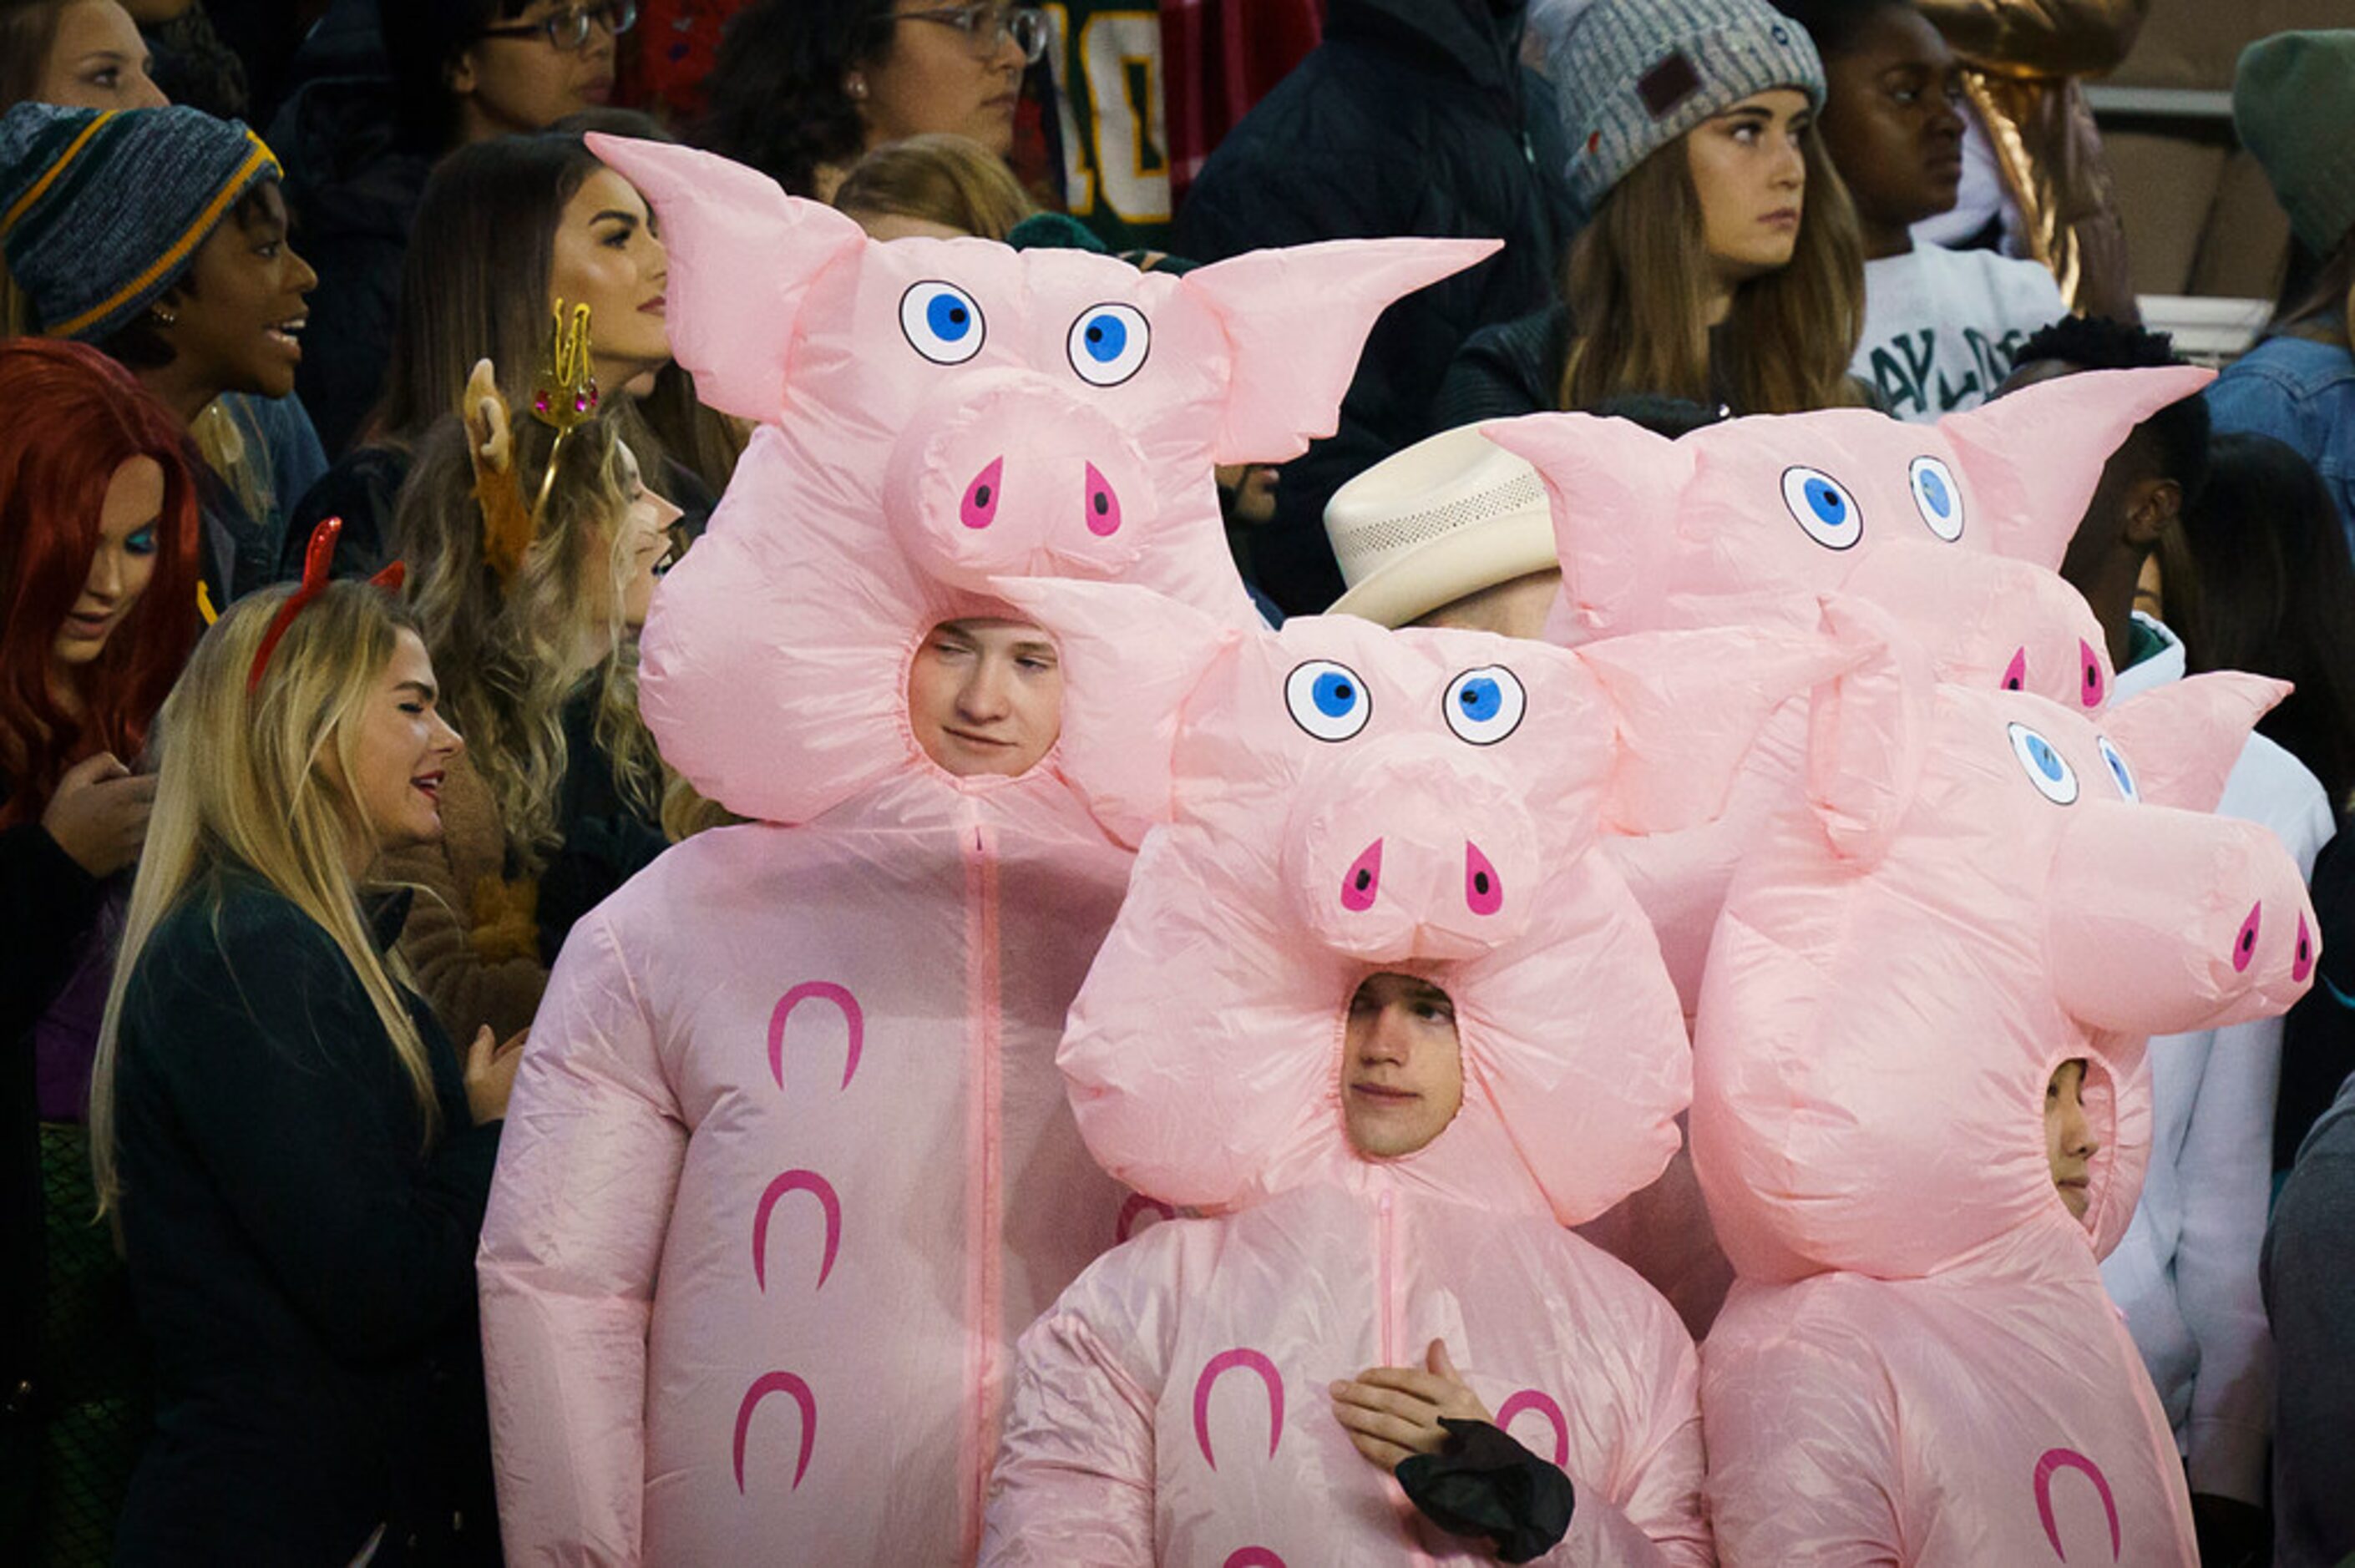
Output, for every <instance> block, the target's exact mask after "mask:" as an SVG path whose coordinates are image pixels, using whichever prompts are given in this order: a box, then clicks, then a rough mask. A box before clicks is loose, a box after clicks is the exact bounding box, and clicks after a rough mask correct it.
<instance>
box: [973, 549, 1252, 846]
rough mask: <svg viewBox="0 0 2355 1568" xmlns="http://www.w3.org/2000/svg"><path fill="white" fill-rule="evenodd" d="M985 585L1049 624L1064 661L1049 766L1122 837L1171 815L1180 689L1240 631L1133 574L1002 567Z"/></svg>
mask: <svg viewBox="0 0 2355 1568" xmlns="http://www.w3.org/2000/svg"><path fill="white" fill-rule="evenodd" d="M990 591H991V592H992V593H994V594H996V596H997V597H998V598H1000V599H1005V600H1006V601H1007V603H1008V604H1011V605H1013V606H1014V607H1015V608H1016V609H1020V610H1022V611H1024V612H1025V613H1027V614H1028V615H1029V616H1031V617H1032V618H1033V619H1034V620H1037V621H1038V623H1039V625H1040V626H1042V627H1044V628H1046V629H1047V630H1048V631H1049V632H1050V633H1052V634H1053V636H1054V639H1055V645H1056V648H1057V649H1058V651H1059V652H1060V653H1061V655H1062V662H1063V733H1062V737H1061V738H1060V740H1058V741H1057V742H1056V745H1055V754H1054V755H1055V768H1056V771H1058V772H1059V773H1060V774H1061V775H1062V776H1063V777H1064V779H1067V780H1069V781H1070V783H1071V787H1072V788H1073V789H1077V790H1078V791H1079V792H1080V793H1081V795H1082V796H1083V797H1084V798H1085V799H1086V800H1087V801H1088V804H1089V807H1090V809H1091V810H1093V811H1094V812H1095V815H1096V820H1097V821H1100V822H1102V823H1103V825H1104V827H1105V829H1106V830H1107V831H1108V832H1112V833H1113V834H1114V836H1116V837H1118V838H1119V839H1120V840H1121V841H1122V842H1124V843H1130V844H1135V843H1137V842H1140V841H1142V840H1143V838H1144V837H1145V831H1146V829H1147V828H1150V827H1151V826H1153V825H1154V824H1155V823H1156V822H1164V821H1168V820H1169V817H1170V814H1171V812H1172V810H1174V793H1175V791H1174V782H1175V781H1174V778H1173V768H1172V755H1173V752H1174V750H1175V747H1176V745H1177V719H1178V715H1179V713H1180V712H1181V711H1182V710H1183V709H1184V707H1185V705H1186V698H1187V697H1188V695H1189V694H1191V693H1192V692H1193V690H1194V688H1195V686H1196V685H1197V684H1198V683H1199V682H1200V680H1201V678H1202V674H1203V672H1205V671H1206V670H1208V669H1209V667H1210V665H1211V663H1212V662H1215V661H1216V660H1217V658H1218V657H1219V655H1220V653H1222V652H1225V651H1226V650H1227V649H1228V648H1230V647H1231V646H1232V645H1233V643H1234V641H1235V640H1236V639H1237V637H1239V636H1240V635H1241V633H1239V632H1237V631H1236V630H1233V628H1231V627H1230V626H1228V625H1226V624H1224V623H1222V622H1220V621H1219V620H1214V619H1213V618H1211V617H1210V616H1208V615H1205V614H1204V613H1202V612H1201V611H1200V610H1199V609H1194V608H1193V607H1192V606H1191V605H1186V604H1180V603H1179V602H1177V600H1176V599H1167V598H1164V597H1163V596H1162V595H1160V594H1157V593H1155V592H1153V591H1152V590H1151V589H1149V588H1139V587H1137V586H1136V585H1135V584H1133V583H1092V582H1078V581H1073V580H1070V579H1066V578H1061V577H998V578H994V579H992V581H991V584H990Z"/></svg>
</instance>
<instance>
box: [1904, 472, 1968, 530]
mask: <svg viewBox="0 0 2355 1568" xmlns="http://www.w3.org/2000/svg"><path fill="white" fill-rule="evenodd" d="M1906 477H1907V478H1908V480H1909V481H1910V482H1912V484H1913V509H1914V510H1915V511H1917V512H1919V513H1921V514H1922V521H1923V522H1924V523H1927V524H1929V525H1930V532H1931V533H1933V534H1935V535H1938V537H1939V538H1941V539H1944V540H1945V541H1946V542H1947V543H1948V544H1952V543H1954V542H1955V540H1956V539H1959V538H1961V537H1962V536H1963V489H1962V486H1960V485H1958V484H1956V483H1955V471H1954V470H1952V469H1950V468H1948V467H1947V466H1946V465H1945V463H1943V462H1940V461H1938V460H1937V459H1936V458H1934V457H1917V458H1915V459H1914V460H1913V468H1912V469H1910V470H1908V471H1907V475H1906Z"/></svg>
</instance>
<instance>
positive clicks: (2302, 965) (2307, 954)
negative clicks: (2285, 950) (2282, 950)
mask: <svg viewBox="0 0 2355 1568" xmlns="http://www.w3.org/2000/svg"><path fill="white" fill-rule="evenodd" d="M2313 972H2314V933H2313V932H2311V931H2309V930H2307V928H2306V916H2305V915H2304V914H2303V913H2302V912H2301V913H2300V914H2299V916H2298V917H2297V947H2296V950H2295V951H2293V952H2292V953H2291V954H2290V959H2289V978H2290V979H2292V980H2296V981H2297V983H2298V984H2300V985H2304V984H2305V983H2306V977H2307V976H2308V975H2310V974H2312V973H2313Z"/></svg>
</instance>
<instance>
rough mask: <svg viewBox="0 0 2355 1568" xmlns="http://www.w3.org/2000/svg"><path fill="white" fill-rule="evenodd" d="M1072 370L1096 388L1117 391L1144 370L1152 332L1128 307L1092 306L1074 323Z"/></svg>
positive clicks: (1143, 317)
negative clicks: (1117, 388) (1108, 388)
mask: <svg viewBox="0 0 2355 1568" xmlns="http://www.w3.org/2000/svg"><path fill="white" fill-rule="evenodd" d="M1069 346H1070V351H1071V368H1072V369H1074V370H1076V371H1078V372H1079V373H1080V379H1081V380H1082V381H1085V382H1087V383H1088V384H1089V385H1091V386H1094V387H1117V386H1119V385H1120V384H1121V383H1122V382H1124V381H1125V380H1127V379H1128V378H1129V377H1130V376H1134V375H1135V374H1136V373H1137V372H1138V371H1139V370H1141V369H1143V368H1144V366H1145V355H1146V351H1147V350H1148V349H1150V348H1151V347H1152V346H1153V329H1152V328H1151V327H1150V326H1147V325H1146V321H1145V315H1144V313H1143V312H1141V311H1137V310H1134V309H1132V308H1131V307H1129V306H1127V305H1109V304H1108V305H1090V306H1089V307H1088V308H1087V309H1086V310H1084V311H1082V312H1081V313H1080V319H1079V320H1078V321H1075V322H1073V323H1071V344H1070V345H1069Z"/></svg>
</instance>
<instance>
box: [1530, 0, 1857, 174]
mask: <svg viewBox="0 0 2355 1568" xmlns="http://www.w3.org/2000/svg"><path fill="white" fill-rule="evenodd" d="M1532 25H1534V26H1539V27H1540V29H1541V30H1542V31H1543V32H1544V33H1545V34H1546V35H1547V37H1546V55H1547V65H1548V68H1549V69H1550V74H1551V75H1552V77H1553V84H1554V96H1555V101H1556V102H1557V103H1558V104H1559V105H1560V106H1561V122H1562V127H1563V129H1564V130H1565V131H1566V132H1568V134H1569V139H1570V144H1571V154H1570V169H1569V174H1570V193H1571V198H1572V200H1573V201H1574V202H1576V203H1577V204H1578V207H1579V211H1580V214H1581V215H1582V217H1593V215H1594V209H1595V208H1596V207H1599V206H1601V205H1602V202H1603V198H1604V196H1607V195H1609V194H1610V191H1611V187H1612V186H1614V185H1617V184H1618V183H1619V182H1620V181H1621V180H1623V179H1625V177H1626V175H1627V172H1628V171H1629V170H1630V169H1633V168H1634V167H1635V166H1636V164H1640V163H1642V162H1643V161H1644V160H1645V159H1646V157H1648V156H1650V155H1651V154H1653V153H1655V152H1657V151H1658V150H1659V149H1660V148H1662V147H1665V146H1667V145H1668V143H1671V142H1673V141H1675V140H1676V139H1677V138H1678V137H1679V136H1681V135H1683V134H1684V133H1685V132H1688V131H1689V130H1691V129H1692V128H1693V127H1694V126H1696V125H1698V124H1700V122H1702V121H1704V120H1707V119H1709V118H1710V116H1711V115H1714V114H1719V113H1721V112H1723V111H1725V110H1727V109H1729V108H1731V107H1732V105H1734V104H1736V103H1739V102H1741V101H1742V100H1743V99H1745V98H1748V97H1749V96H1750V95H1751V94H1752V93H1753V92H1765V91H1768V90H1771V89H1774V88H1780V87H1788V88H1796V89H1797V90H1800V91H1801V92H1804V93H1806V95H1807V101H1808V103H1809V104H1811V105H1813V106H1814V107H1816V108H1818V109H1820V108H1821V107H1822V106H1823V101H1824V65H1823V61H1822V60H1821V59H1820V58H1817V54H1816V45H1815V40H1813V39H1812V38H1810V37H1807V30H1806V28H1805V27H1802V26H1799V24H1798V23H1796V22H1795V21H1793V20H1791V19H1790V18H1789V17H1787V16H1784V15H1783V14H1782V13H1780V12H1778V11H1776V10H1775V9H1774V7H1773V6H1772V5H1767V4H1766V0H1593V4H1592V5H1585V6H1582V7H1581V6H1578V5H1575V4H1574V0H1573V3H1572V4H1567V5H1565V4H1561V3H1558V0H1557V3H1556V4H1551V5H1543V6H1541V7H1540V8H1539V9H1538V11H1537V12H1535V13H1533V15H1532Z"/></svg>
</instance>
